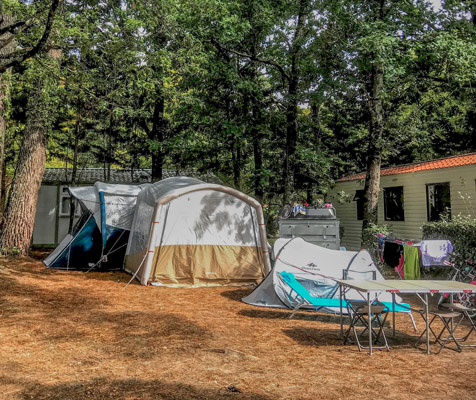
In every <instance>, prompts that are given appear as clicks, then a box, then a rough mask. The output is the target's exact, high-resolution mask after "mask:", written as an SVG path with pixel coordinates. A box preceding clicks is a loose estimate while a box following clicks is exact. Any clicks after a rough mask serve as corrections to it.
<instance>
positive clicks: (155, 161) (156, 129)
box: [149, 93, 166, 182]
mask: <svg viewBox="0 0 476 400" xmlns="http://www.w3.org/2000/svg"><path fill="white" fill-rule="evenodd" d="M164 109H165V100H164V96H163V94H162V93H158V94H157V99H156V102H155V106H154V115H153V120H152V130H151V132H150V136H149V139H151V140H152V141H153V142H154V146H153V147H152V181H153V182H154V181H160V180H161V179H162V169H163V167H164V154H163V150H162V147H163V142H164V137H165V135H164V132H165V129H166V126H165V125H166V121H165V118H164Z"/></svg>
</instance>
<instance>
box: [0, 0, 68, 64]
mask: <svg viewBox="0 0 476 400" xmlns="http://www.w3.org/2000/svg"><path fill="white" fill-rule="evenodd" d="M62 2H63V0H53V1H52V3H51V6H50V10H49V12H48V18H47V20H46V26H45V30H44V32H43V35H42V36H41V38H40V40H38V42H37V43H36V45H35V46H33V47H32V48H30V49H27V50H23V51H18V52H14V53H12V54H10V55H8V56H4V57H3V59H4V61H3V60H2V61H0V73H2V72H4V71H5V70H7V69H8V68H10V67H14V66H17V65H19V64H21V63H22V62H23V61H25V60H27V59H29V58H31V57H33V56H35V55H36V54H38V53H39V52H40V51H42V50H43V49H44V47H45V46H46V43H47V42H48V39H49V37H50V34H51V29H52V27H53V22H54V19H55V15H56V11H57V9H58V6H59V5H60V4H61V3H62Z"/></svg>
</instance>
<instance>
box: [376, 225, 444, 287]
mask: <svg viewBox="0 0 476 400" xmlns="http://www.w3.org/2000/svg"><path fill="white" fill-rule="evenodd" d="M377 240H378V249H379V256H380V260H381V262H383V263H385V264H387V265H389V266H390V267H393V268H394V269H395V271H396V272H397V273H398V274H399V276H400V277H401V278H402V279H419V278H420V270H421V268H422V267H431V266H446V264H445V262H447V261H448V260H449V257H450V255H451V254H452V252H453V245H452V244H451V242H450V241H449V240H445V239H441V240H439V239H430V240H422V241H421V242H412V241H405V240H399V239H395V238H391V237H388V236H385V235H383V234H381V233H380V234H378V237H377Z"/></svg>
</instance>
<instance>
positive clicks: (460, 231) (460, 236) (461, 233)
mask: <svg viewBox="0 0 476 400" xmlns="http://www.w3.org/2000/svg"><path fill="white" fill-rule="evenodd" d="M422 229H423V239H447V240H450V241H451V243H452V244H453V248H454V251H453V255H452V259H453V262H454V263H455V264H456V265H460V266H463V265H465V261H466V260H470V261H472V262H473V263H475V262H476V219H475V218H470V217H465V216H461V215H459V216H455V217H453V218H452V219H451V220H449V219H448V218H445V219H442V220H441V221H438V222H429V223H427V224H425V225H423V227H422Z"/></svg>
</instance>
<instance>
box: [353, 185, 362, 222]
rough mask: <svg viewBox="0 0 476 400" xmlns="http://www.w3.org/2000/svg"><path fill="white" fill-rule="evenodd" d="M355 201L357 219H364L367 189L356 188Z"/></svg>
mask: <svg viewBox="0 0 476 400" xmlns="http://www.w3.org/2000/svg"><path fill="white" fill-rule="evenodd" d="M354 201H355V202H356V206H357V221H362V220H363V219H364V202H365V190H363V189H359V190H356V191H355V196H354Z"/></svg>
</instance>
